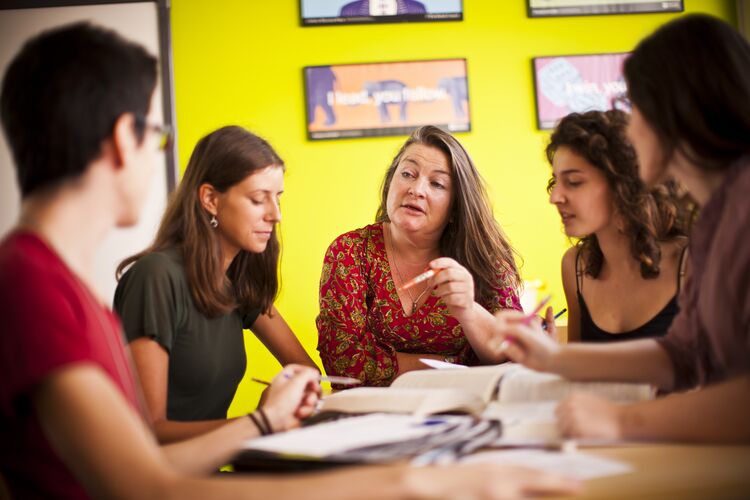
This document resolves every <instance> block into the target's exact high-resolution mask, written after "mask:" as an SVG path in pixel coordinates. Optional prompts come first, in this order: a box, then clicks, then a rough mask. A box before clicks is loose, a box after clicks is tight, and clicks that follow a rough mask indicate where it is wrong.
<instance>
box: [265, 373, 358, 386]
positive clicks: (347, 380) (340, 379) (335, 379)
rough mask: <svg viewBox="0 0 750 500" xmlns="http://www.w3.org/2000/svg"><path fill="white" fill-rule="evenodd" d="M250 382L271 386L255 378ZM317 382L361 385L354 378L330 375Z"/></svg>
mask: <svg viewBox="0 0 750 500" xmlns="http://www.w3.org/2000/svg"><path fill="white" fill-rule="evenodd" d="M250 380H252V381H253V382H258V383H259V384H263V385H271V382H269V381H268V380H262V379H259V378H255V377H250ZM318 380H319V381H320V382H330V383H332V384H340V385H359V384H361V383H362V381H361V380H359V379H356V378H352V377H336V376H335V375H331V376H328V375H321V376H320V377H318Z"/></svg>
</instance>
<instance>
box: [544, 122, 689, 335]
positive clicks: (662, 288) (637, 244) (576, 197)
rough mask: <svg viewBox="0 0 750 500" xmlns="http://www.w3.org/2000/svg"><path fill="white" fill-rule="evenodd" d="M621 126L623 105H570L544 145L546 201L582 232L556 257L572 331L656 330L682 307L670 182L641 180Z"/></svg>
mask: <svg viewBox="0 0 750 500" xmlns="http://www.w3.org/2000/svg"><path fill="white" fill-rule="evenodd" d="M626 127H627V115H626V114H625V113H623V112H622V111H619V110H612V111H606V112H601V111H589V112H587V113H583V114H579V113H572V114H570V115H568V116H566V117H565V118H563V119H562V120H561V121H560V123H559V124H558V126H557V128H556V129H555V131H554V132H553V133H552V136H551V138H550V143H549V145H548V146H547V151H546V152H547V159H548V160H549V162H550V164H551V165H552V178H551V179H550V181H549V184H548V186H547V190H548V191H549V194H550V203H552V204H554V205H555V206H556V207H557V210H558V211H559V212H560V217H561V218H562V222H563V225H564V226H565V234H567V235H568V236H569V237H571V238H576V239H578V242H577V244H576V245H575V246H573V247H572V248H570V249H569V250H568V251H567V252H566V253H565V256H564V257H563V261H562V276H563V287H564V289H565V297H566V299H567V301H568V317H569V321H568V339H569V340H582V341H612V340H625V339H635V338H644V337H653V336H660V335H663V334H664V333H666V331H667V328H668V327H669V325H670V323H671V322H672V319H673V318H674V316H675V315H676V314H677V311H678V307H677V292H678V290H679V288H680V284H681V280H682V276H683V274H684V268H683V265H682V264H683V256H684V253H685V248H686V246H685V245H686V243H687V239H686V238H685V231H684V229H685V227H684V226H685V220H684V219H685V218H684V217H683V216H682V213H681V211H680V210H679V209H678V199H677V192H676V185H675V184H674V183H673V182H671V181H670V182H668V183H665V184H660V185H658V186H656V187H653V188H651V189H649V188H647V187H646V185H645V184H644V183H643V181H642V180H641V179H640V178H639V176H638V164H637V161H636V156H635V151H634V150H633V147H632V146H631V145H630V143H629V142H628V140H627V138H626V137H625V130H626ZM623 292H628V293H623Z"/></svg>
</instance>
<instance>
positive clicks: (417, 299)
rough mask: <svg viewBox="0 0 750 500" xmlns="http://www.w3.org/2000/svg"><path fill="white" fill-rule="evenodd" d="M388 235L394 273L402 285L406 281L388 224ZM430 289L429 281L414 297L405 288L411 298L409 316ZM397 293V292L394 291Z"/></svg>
mask: <svg viewBox="0 0 750 500" xmlns="http://www.w3.org/2000/svg"><path fill="white" fill-rule="evenodd" d="M388 236H389V238H388V239H389V240H390V245H389V246H390V247H391V257H392V258H393V266H394V268H395V269H396V274H398V279H399V280H400V281H401V285H402V286H403V284H404V283H406V281H404V277H403V276H402V275H401V271H400V270H399V268H398V262H396V252H395V250H394V249H393V233H391V227H390V226H388ZM429 289H430V285H429V283H428V284H427V286H426V287H425V288H424V290H422V293H420V294H419V295H417V298H416V299H415V298H414V296H413V295H412V294H411V291H410V290H409V289H408V288H407V289H406V293H407V294H408V295H409V300H411V312H410V313H409V316H412V315H413V314H414V311H416V310H417V304H418V303H419V300H420V299H421V298H422V296H423V295H424V294H425V293H427V290H429ZM396 295H398V292H397V293H396Z"/></svg>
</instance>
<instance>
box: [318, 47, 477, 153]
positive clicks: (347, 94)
mask: <svg viewBox="0 0 750 500" xmlns="http://www.w3.org/2000/svg"><path fill="white" fill-rule="evenodd" d="M304 78H305V100H306V103H307V137H308V138H309V139H312V140H315V139H339V138H345V137H367V136H384V135H402V134H409V133H411V131H412V130H414V129H415V128H417V127H419V126H421V125H436V126H439V127H442V128H444V129H446V130H449V131H451V132H467V131H469V130H471V121H470V118H469V116H470V114H469V93H468V84H467V77H466V59H440V60H430V61H405V62H384V63H365V64H341V65H333V66H307V67H305V68H304Z"/></svg>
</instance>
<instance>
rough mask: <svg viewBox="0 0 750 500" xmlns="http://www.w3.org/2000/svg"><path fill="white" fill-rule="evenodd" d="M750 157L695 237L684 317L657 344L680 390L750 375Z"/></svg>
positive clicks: (735, 168)
mask: <svg viewBox="0 0 750 500" xmlns="http://www.w3.org/2000/svg"><path fill="white" fill-rule="evenodd" d="M748 228H750V157H748V158H744V159H743V160H741V161H738V162H737V163H735V164H734V165H732V166H731V167H730V168H729V169H728V170H727V173H726V177H725V179H724V181H723V183H722V185H721V186H720V187H719V188H718V189H717V190H716V192H715V193H714V194H713V195H712V196H711V199H710V200H709V201H708V203H707V204H706V206H705V207H703V210H702V212H701V215H700V218H699V220H698V221H697V222H696V224H695V227H694V228H693V231H692V233H691V235H690V251H689V252H688V255H689V257H690V272H691V274H690V276H688V279H687V281H686V283H685V286H684V288H683V289H682V293H681V295H680V312H679V314H678V315H677V317H676V318H675V320H674V322H673V323H672V326H671V328H670V329H669V332H668V333H667V336H666V337H663V338H661V339H659V340H657V342H659V344H660V345H661V346H662V347H663V348H664V349H665V350H666V351H667V353H668V354H669V357H670V358H671V360H672V363H673V365H674V371H675V389H677V390H682V389H687V388H691V387H695V386H698V385H704V384H708V383H713V382H721V381H723V380H726V379H728V378H730V377H734V376H738V375H742V374H747V373H748V372H750V235H748Z"/></svg>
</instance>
